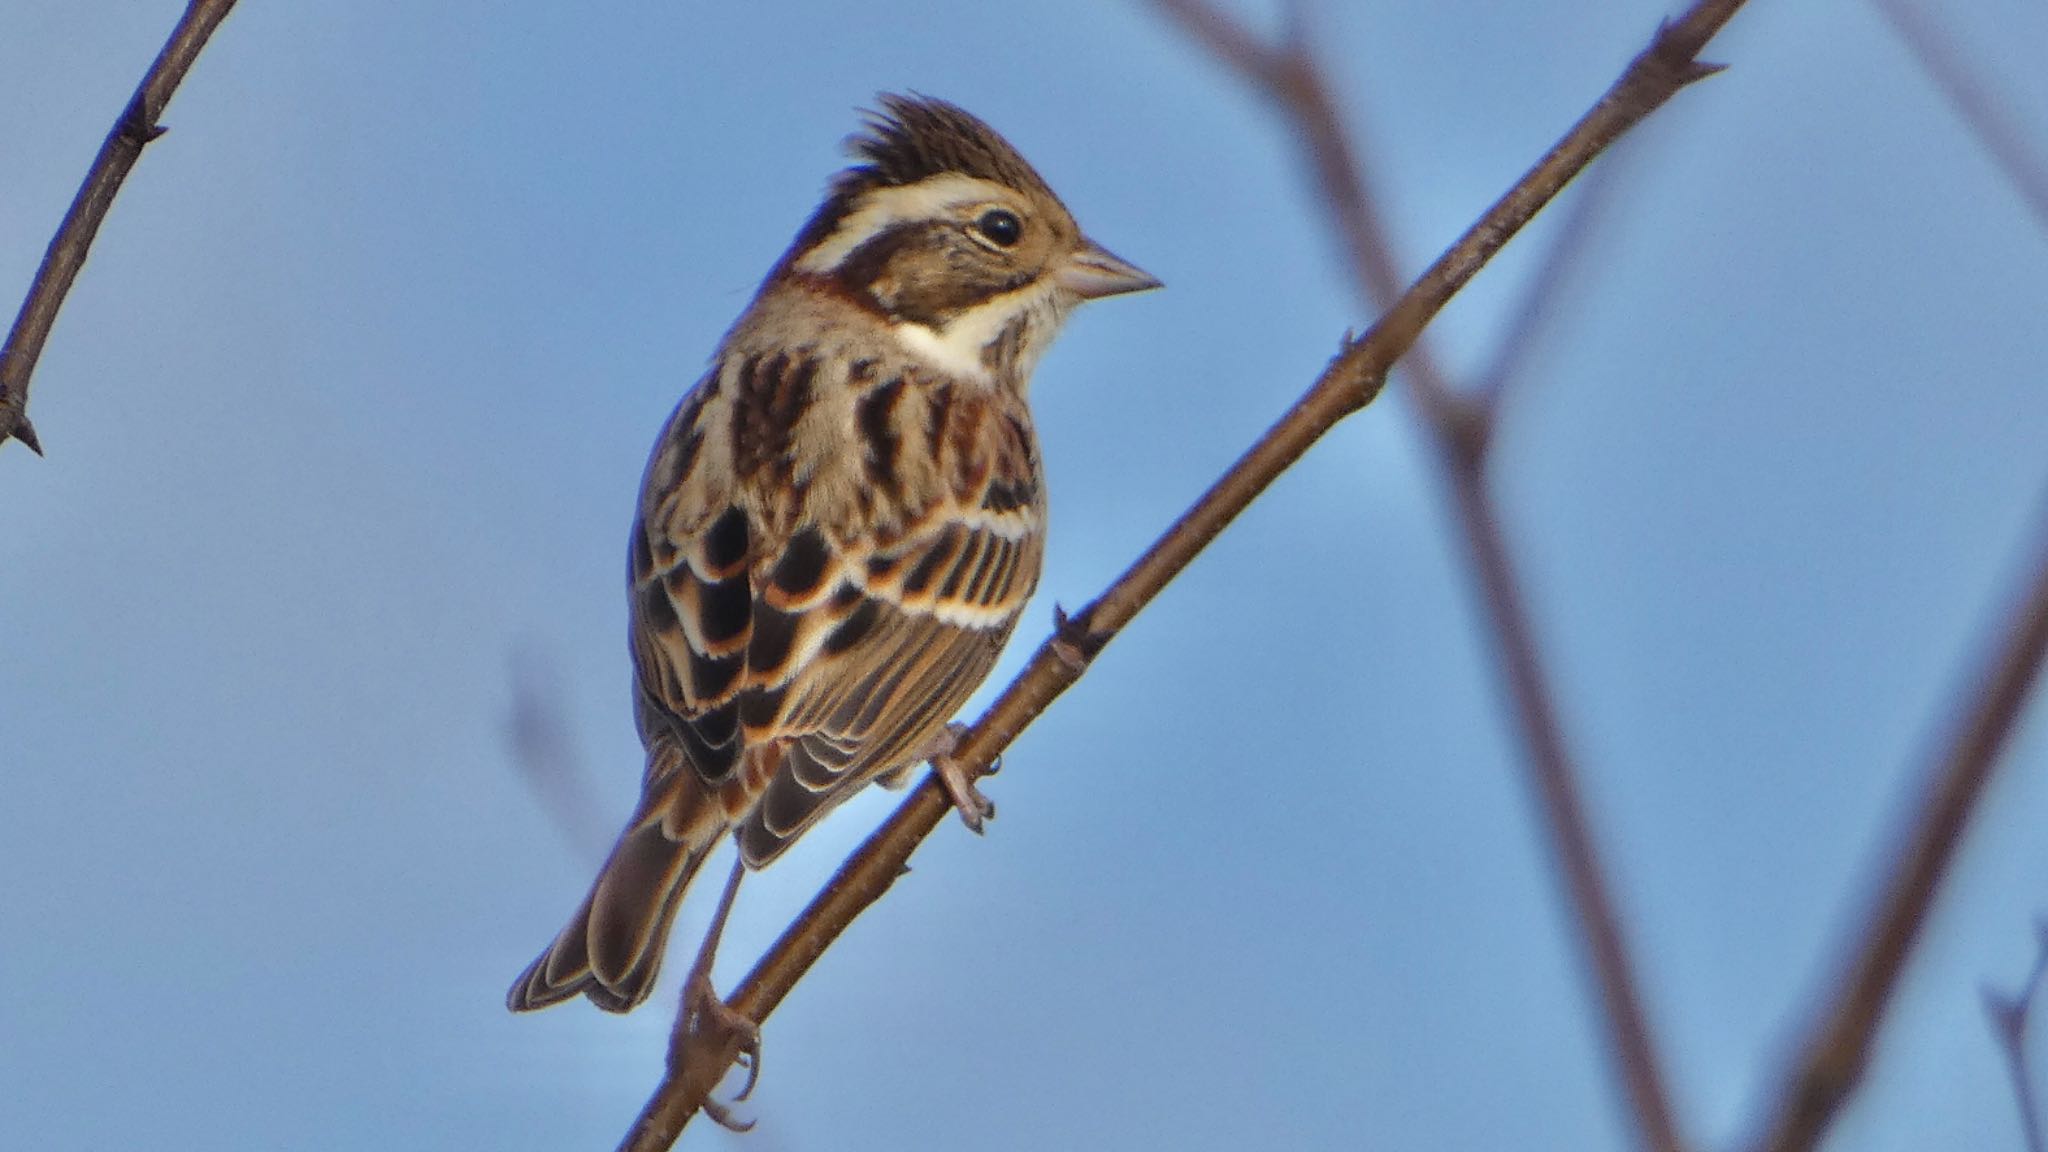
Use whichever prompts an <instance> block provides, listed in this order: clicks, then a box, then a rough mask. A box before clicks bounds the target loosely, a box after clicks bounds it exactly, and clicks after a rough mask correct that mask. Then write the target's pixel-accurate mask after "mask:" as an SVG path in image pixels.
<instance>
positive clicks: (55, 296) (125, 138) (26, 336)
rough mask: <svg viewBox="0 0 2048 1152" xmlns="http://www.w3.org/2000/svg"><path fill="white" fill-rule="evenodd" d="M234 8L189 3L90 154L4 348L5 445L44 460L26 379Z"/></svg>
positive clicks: (1, 432) (224, 3) (221, 0)
mask: <svg viewBox="0 0 2048 1152" xmlns="http://www.w3.org/2000/svg"><path fill="white" fill-rule="evenodd" d="M234 6H235V0H190V2H189V3H188V4H186V6H185V15H184V17H183V18H182V19H180V20H179V21H178V26H177V27H176V28H174V29H172V31H171V38H170V39H169V40H168V41H166V42H165V43H164V48H163V51H162V52H159V53H157V57H156V62H155V63H154V64H151V65H150V66H149V71H148V72H147V73H146V74H144V76H143V77H142V83H141V85H140V86H138V87H137V88H136V89H135V95H134V96H132V97H130V98H129V100H128V106H127V107H126V108H124V109H122V111H121V117H120V119H118V120H116V121H114V127H113V128H112V129H111V130H110V131H108V133H107V138H106V140H105V141H103V142H102V143H101V144H100V151H99V155H97V156H95V157H93V161H92V167H91V169H89V170H88V171H87V172H86V174H85V183H84V184H81V185H80V186H79V188H78V195H77V196H76V197H74V198H73V199H72V201H71V210H70V211H68V212H66V213H65V214H64V223H63V224H62V225H60V226H59V227H58V229H57V235H56V236H55V237H53V238H52V239H51V240H50V247H49V249H48V250H47V251H45V252H44V253H43V263H42V267H40V268H38V269H37V270H36V278H35V280H34V282H33V283H31V284H30V285H29V290H28V298H27V299H25V300H23V301H22V303H21V311H20V313H18V314H17V315H16V316H15V318H14V327H13V329H12V330H10V331H9V332H8V333H7V343H6V344H4V345H0V446H4V445H5V444H6V443H7V441H8V439H9V438H10V437H12V438H13V439H16V440H19V441H21V442H22V443H23V444H26V445H28V446H29V450H30V451H32V452H34V453H36V454H37V455H38V456H40V455H42V452H43V447H42V444H41V442H40V441H38V440H37V439H36V430H35V426H34V425H32V424H30V423H29V421H28V382H29V377H30V376H32V375H33V374H34V373H35V370H36V361H37V360H38V359H40V358H41V357H42V354H43V343H44V341H46V340H47V339H49V336H50V327H51V326H52V325H53V324H55V323H56V321H57V310H58V309H59V308H62V307H63V306H64V297H65V296H66V295H67V294H69V293H70V291H71V282H72V281H73V280H75V279H77V278H78V270H79V268H81V267H83V266H84V264H85V254H86V251H87V250H88V249H90V248H91V247H92V241H93V237H94V236H95V235H97V234H98V233H99V230H100V222H101V221H102V220H105V219H106V217H107V209H108V208H110V207H112V206H113V203H114V194H115V193H117V192H119V191H120V190H121V182H122V181H124V180H126V179H127V178H128V172H129V170H130V169H132V168H134V167H135V161H136V160H137V159H138V158H140V157H141V155H142V149H143V147H144V146H145V145H147V144H148V143H149V142H150V141H152V140H154V139H156V138H157V137H159V136H161V135H163V134H164V132H165V131H166V129H165V128H164V127H163V126H162V125H161V124H158V123H157V118H158V117H159V116H162V115H163V112H164V105H166V104H169V103H170V102H171V93H173V92H176V91H177V90H178V85H179V83H180V82H182V81H183V80H184V79H185V73H186V72H187V71H189V70H190V69H191V67H192V62H193V61H194V60H196V59H198V57H199V50H200V49H202V48H204V47H206V41H207V38H208V37H210V36H212V35H213V30H214V29H215V28H217V27H219V26H220V22H221V21H222V20H223V19H225V18H226V17H227V14H228V10H229V9H231V8H233V7H234Z"/></svg>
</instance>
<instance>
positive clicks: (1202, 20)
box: [1155, 0, 1741, 1152]
mask: <svg viewBox="0 0 2048 1152" xmlns="http://www.w3.org/2000/svg"><path fill="white" fill-rule="evenodd" d="M1155 2H1156V3H1157V4H1158V5H1159V6H1160V7H1161V8H1163V9H1165V10H1167V11H1168V12H1169V13H1171V14H1172V15H1173V16H1175V17H1176V19H1177V20H1179V22H1180V23H1181V25H1182V26H1183V27H1184V28H1186V29H1187V30H1188V31H1190V32H1191V33H1192V34H1193V35H1194V36H1195V37H1196V38H1197V39H1198V40H1200V41H1201V42H1202V43H1203V44H1204V45H1206V46H1207V47H1208V48H1209V49H1210V50H1211V51H1212V52H1214V53H1215V54H1216V55H1217V56H1218V58H1219V59H1221V60H1223V61H1224V62H1225V63H1227V64H1229V65H1230V66H1231V67H1232V68H1233V69H1234V70H1236V71H1237V72H1238V73H1239V74H1240V75H1241V76H1242V77H1244V78H1245V79H1246V80H1247V81H1249V82H1250V83H1251V84H1252V85H1253V86H1254V88H1255V89H1256V90H1257V91H1259V92H1260V93H1261V94H1263V95H1265V96H1267V97H1268V98H1269V99H1271V100H1273V101H1274V103H1275V104H1277V105H1278V106H1279V108H1280V109H1281V111H1282V112H1283V113H1284V114H1285V115H1286V116H1287V118H1288V119H1289V121H1290V123H1291V124H1292V126H1293V127H1294V129H1295V131H1296V132H1297V133H1298V134H1299V136H1300V138H1301V143H1302V145H1303V147H1304V148H1305V150H1306V151H1307V154H1308V165H1309V167H1310V169H1311V170H1312V171H1313V173H1314V175H1315V178H1316V183H1317V186H1318V189H1319V191H1320V192H1321V195H1322V199H1323V202H1324V205H1325V207H1326V209H1327V210H1328V211H1329V213H1330V216H1331V222H1332V225H1333V227H1334V229H1335V231H1336V232H1337V234H1338V235H1339V237H1340V238H1341V239H1342V241H1343V244H1344V247H1345V249H1346V250H1347V251H1348V252H1349V253H1350V256H1351V261H1350V265H1351V271H1352V276H1353V279H1354V280H1355V281H1356V282H1357V286H1358V288H1359V290H1360V292H1361V293H1362V294H1363V295H1364V296H1365V298H1366V299H1367V300H1368V301H1369V302H1371V303H1372V304H1374V305H1376V306H1384V305H1385V303H1386V302H1387V301H1388V300H1389V299H1390V297H1391V295H1392V286H1393V285H1394V284H1395V283H1396V282H1397V280H1398V269H1397V268H1396V267H1395V264H1394V257H1393V246H1392V245H1391V243H1389V242H1388V239H1387V232H1386V229H1385V227H1384V226H1383V225H1382V224H1381V222H1380V218H1379V214H1378V212H1377V211H1376V210H1375V209H1374V206H1373V199H1372V197H1371V196H1370V194H1369V192H1368V190H1367V187H1366V184H1365V181H1364V179H1363V177H1362V176H1361V175H1360V171H1359V168H1358V166H1357V162H1356V160H1355V159H1354V157H1353V151H1352V148H1351V144H1350V135H1349V133H1347V132H1346V131H1345V130H1344V128H1343V126H1342V120H1341V116H1340V113H1339V112H1338V109H1337V105H1336V102H1335V101H1334V100H1333V99H1332V98H1331V96H1330V93H1329V90H1328V86H1327V85H1326V84H1325V83H1324V82H1323V80H1322V77H1321V73H1320V72H1319V70H1318V69H1317V68H1316V67H1315V66H1314V63H1313V61H1312V60H1311V59H1310V58H1309V56H1308V53H1307V51H1306V49H1305V47H1304V46H1303V41H1302V39H1301V37H1300V35H1299V32H1298V30H1297V32H1296V35H1295V36H1294V37H1293V38H1292V39H1291V40H1290V41H1289V42H1288V43H1286V44H1283V45H1281V46H1280V47H1278V48H1274V49H1264V48H1262V47H1261V46H1260V45H1259V42H1258V40H1257V39H1256V38H1255V37H1253V36H1252V35H1250V34H1249V33H1248V32H1246V31H1245V30H1244V29H1242V28H1241V27H1238V26H1236V25H1235V24H1234V22H1233V21H1232V20H1230V18H1228V17H1227V16H1224V15H1223V14H1222V13H1221V12H1219V11H1217V10H1216V9H1214V8H1212V7H1211V6H1210V5H1209V4H1208V2H1207V0H1155ZM1740 7H1741V3H1740V0H1734V2H1727V3H1701V4H1696V5H1695V6H1694V7H1693V8H1692V9H1691V10H1690V11H1688V12H1687V13H1686V15H1685V16H1684V17H1682V18H1681V19H1680V20H1679V21H1678V22H1676V23H1674V24H1669V25H1666V26H1665V27H1663V28H1660V29H1659V30H1658V33H1657V36H1656V38H1655V40H1653V42H1652V44H1651V46H1650V48H1649V49H1647V50H1645V51H1644V52H1643V53H1642V54H1641V55H1640V56H1638V57H1637V58H1636V59H1635V60H1634V61H1633V62H1632V63H1631V64H1630V66H1629V69H1628V70H1627V71H1626V72H1625V73H1623V75H1622V77H1621V79H1620V80H1618V81H1617V82H1616V83H1615V85H1614V86H1613V87H1612V88H1610V89H1609V91H1608V93H1607V95H1606V96H1604V97H1603V98H1602V99H1601V102H1600V103H1599V104H1598V105H1595V107H1594V109H1593V111H1592V112H1590V113H1588V115H1587V116H1586V118H1585V119H1583V120H1582V121H1581V122H1580V125H1579V127H1578V128H1577V129H1575V130H1574V132H1573V134H1572V135H1571V136H1568V137H1566V139H1565V141H1564V142H1561V143H1560V145H1559V146H1558V147H1556V148H1553V149H1552V151H1551V153H1550V155H1548V156H1546V157H1545V158H1544V161H1543V163H1541V164H1539V165H1538V167H1537V170H1536V171H1537V172H1538V173H1540V172H1542V171H1543V170H1544V168H1545V167H1546V166H1547V165H1550V164H1553V163H1555V162H1556V161H1558V160H1559V159H1560V158H1561V157H1563V156H1565V155H1568V154H1569V149H1570V148H1571V147H1572V145H1573V143H1574V140H1575V138H1578V137H1580V134H1581V133H1585V134H1587V135H1588V136H1590V137H1592V138H1593V139H1596V140H1597V141H1598V144H1597V146H1596V148H1595V151H1597V150H1598V149H1599V148H1604V147H1605V145H1606V144H1607V143H1608V142H1610V141H1611V140H1612V139H1613V138H1614V137H1615V136H1617V135H1619V133H1620V131H1621V130H1622V129H1624V128H1626V127H1627V126H1628V125H1630V124H1632V123H1633V122H1634V120H1633V119H1627V118H1625V117H1617V116H1615V115H1613V113H1615V112H1616V111H1618V110H1623V109H1641V112H1639V113H1637V115H1636V118H1637V119H1639V118H1640V116H1641V115H1646V114H1647V112H1648V111H1649V110H1652V109H1654V108H1656V107H1657V106H1658V105H1660V104H1662V103H1663V102H1664V101H1665V100H1667V99H1669V98H1670V97H1671V96H1672V95H1674V94H1675V93H1676V92H1677V91H1678V90H1679V89H1680V88H1683V87H1684V86H1685V85H1686V84H1688V83H1691V82H1693V81H1695V80H1698V79H1700V78H1702V77H1704V76H1706V75H1709V74H1711V73H1712V72H1713V71H1715V70H1716V68H1715V67H1714V66H1712V65H1706V64H1702V63H1700V62H1699V61H1698V59H1697V58H1696V57H1697V55H1698V53H1699V51H1700V49H1701V48H1703V47H1704V46H1705V44H1706V41H1707V40H1708V39H1709V38H1710V37H1711V36H1712V35H1713V34H1714V33H1715V32H1716V31H1718V30H1719V29H1720V27H1721V26H1722V25H1723V24H1725V23H1726V22H1727V20H1728V19H1729V18H1731V17H1732V16H1733V15H1734V13H1735V11H1736V10H1737V9H1739V8H1740ZM1602 133H1604V135H1603V134H1602ZM1533 175H1535V173H1532V176H1533ZM1526 183H1527V182H1526V181H1525V182H1524V185H1518V186H1517V189H1516V191H1513V192H1510V193H1509V196H1508V198H1507V199H1506V200H1503V201H1502V203H1503V204H1505V203H1507V202H1508V201H1509V200H1512V199H1514V197H1515V196H1516V195H1517V194H1519V193H1521V192H1522V190H1523V188H1524V186H1525V185H1526ZM1567 231H1568V233H1569V231H1570V230H1569V229H1568V230H1567ZM1566 242H1572V241H1571V240H1570V238H1569V236H1567V240H1566ZM1567 250H1568V249H1567ZM1440 263H1441V261H1440ZM1546 279H1547V277H1546V276H1539V277H1538V280H1537V290H1539V291H1540V290H1542V287H1543V284H1544V281H1545V280H1546ZM1396 308H1397V309H1398V308H1399V305H1396ZM1406 363H1407V365H1408V370H1409V377H1410V379H1411V380H1412V381H1413V383H1414V386H1415V394H1416V397H1417V399H1418V409H1419V411H1420V413H1421V415H1422V417H1423V419H1424V423H1425V425H1426V431H1427V432H1428V433H1429V435H1430V439H1431V441H1432V443H1433V446H1434V447H1435V448H1436V450H1437V451H1436V456H1437V460H1438V464H1439V466H1440V467H1441V468H1442V470H1443V473H1444V476H1445V479H1446V480H1447V482H1448V483H1449V485H1450V487H1451V492H1452V499H1453V507H1454V509H1455V513H1456V516H1457V520H1458V523H1459V526H1460V528H1461V530H1462V532H1463V534H1464V536H1465V540H1466V544H1467V547H1468V548H1469V549H1470V550H1471V555H1472V563H1473V568H1474V572H1475V575H1476V576H1477V578H1478V580H1479V585H1480V592H1481V599H1482V602H1483V603H1484V605H1485V611H1486V613H1487V618H1488V623H1489V624H1490V626H1491V630H1492V634H1493V637H1494V641H1495V645H1496V648H1497V651H1498V656H1499V659H1500V663H1501V673H1502V675H1503V677H1504V678H1505V679H1506V682H1507V688H1508V693H1509V697H1510V699H1511V701H1512V704H1513V707H1514V712H1515V717H1516V720H1517V722H1518V726H1519V728H1520V730H1521V734H1522V740H1523V744H1524V748H1525V754H1526V757H1527V764H1528V767H1529V770H1530V774H1531V778H1532V779H1531V782H1532V783H1533V784H1534V785H1535V788H1536V793H1537V797H1538V799H1539V802H1540V804H1541V807H1542V810H1543V814H1544V818H1545V824H1546V826H1547V827H1548V828H1549V829H1550V833H1551V838H1552V841H1553V845H1554V849H1555V851H1556V852H1557V856H1558V865H1559V868H1560V870H1561V872H1562V873H1563V878H1564V881H1565V887H1566V891H1567V894H1568V896H1569V898H1570V900H1571V903H1572V907H1573V910H1574V912H1575V914H1576V919H1577V922H1578V924H1579V927H1580V932H1581V936H1582V939H1583V943H1584V945H1585V948H1586V950H1587V953H1588V958H1589V960H1590V961H1591V964H1592V968H1593V972H1594V976H1595V980H1596V982H1597V987H1598V990H1599V992H1600V996H1601V1004H1602V1007H1603V1011H1604V1016H1605V1019H1606V1022H1607V1031H1608V1039H1609V1043H1610V1044H1611V1046H1612V1050H1613V1053H1614V1059H1615V1062H1616V1064H1617V1066H1618V1071H1619V1073H1620V1075H1621V1079H1622V1083H1623V1085H1624V1087H1625V1088H1626V1090H1627V1094H1628V1098H1629V1102H1630V1105H1631V1108H1632V1112H1633V1115H1634V1117H1635V1119H1636V1124H1637V1127H1638V1129H1639V1132H1640V1135H1641V1137H1642V1140H1643V1142H1644V1143H1645V1144H1647V1145H1648V1146H1649V1147H1652V1148H1655V1149H1657V1150H1658V1152H1678V1150H1679V1149H1682V1148H1683V1147H1684V1144H1683V1142H1682V1140H1681V1138H1680V1136H1679V1133H1678V1128H1677V1122H1676V1120H1675V1118H1674V1116H1673V1112H1672V1108H1671V1103H1670V1096H1669V1092H1668V1090H1667V1089H1666V1087H1665V1078H1664V1076H1663V1073H1662V1072H1661V1070H1660V1065H1659V1060H1658V1056H1657V1047H1656V1044H1655V1041H1654V1039H1653V1037H1652V1034H1651V1030H1650V1026H1649V1020H1648V1016H1647V1014H1646V1013H1645V1011H1644V1009H1643V1005H1642V997H1641V994H1640V992H1639V991H1638V989H1639V988H1640V984H1639V982H1638V980H1637V978H1636V976H1635V972H1634V965H1633V963H1632V962H1631V960H1630V958H1629V954H1628V949H1627V945H1626V941H1625V938H1624V934H1623V932H1622V928H1621V922H1620V916H1619V914H1618V913H1617V912H1616V910H1615V907H1614V901H1613V897H1612V896H1611V895H1610V893H1609V885H1608V882H1607V879H1606V873H1605V870H1604V869H1603V867H1602V866H1601V863H1600V857H1599V852H1598V849H1597V847H1596V845H1595V843H1594V840H1593V835H1592V831H1591V827H1590V823H1589V821H1588V819H1587V817H1586V813H1585V805H1584V802H1583V801H1582V800H1581V799H1580V788H1579V784H1578V777H1577V772H1576V770H1575V769H1574V768H1573V766H1572V760H1571V756H1570V754H1569V752H1568V750H1567V746H1566V742H1565V737H1564V729H1563V725H1562V723H1561V721H1560V720H1559V716H1558V709H1557V705H1556V694H1555V692H1554V691H1553V690H1552V689H1551V688H1550V685H1549V678H1548V675H1547V673H1546V672H1545V671H1544V664H1543V659H1542V655H1541V649H1540V646H1539V644H1538V642H1537V640H1536V636H1535V631H1534V626H1533V624H1532V622H1531V619H1530V615H1529V612H1528V609H1527V607H1526V605H1525V603H1524V600H1523V597H1522V592H1521V584H1520V581H1519V580H1518V579H1517V577H1516V575H1515V571H1514V564H1513V558H1512V555H1511V554H1510V552H1509V550H1508V546H1507V541H1506V538H1505V536H1504V535H1503V533H1502V529H1501V524H1500V518H1499V516H1498V514H1497V512H1496V509H1495V507H1494V502H1493V498H1492V495H1491V492H1490V490H1489V489H1488V487H1487V484H1486V473H1485V462H1486V452H1487V447H1488V445H1489V443H1490V441H1491V438H1492V432H1493V426H1494V424H1493V422H1494V417H1495V414H1496V412H1497V410H1498V407H1497V403H1496V401H1497V399H1498V395H1497V384H1483V385H1482V386H1481V387H1480V388H1478V389H1476V390H1474V391H1473V392H1471V393H1469V394H1468V395H1469V397H1470V398H1467V395H1461V394H1460V393H1459V392H1458V391H1457V390H1455V389H1454V388H1452V386H1451V385H1450V383H1449V382H1448V380H1447V379H1446V378H1445V376H1444V374H1443V373H1442V372H1441V371H1440V370H1439V369H1438V368H1437V366H1436V364H1435V362H1434V360H1433V358H1432V357H1431V356H1430V355H1429V354H1428V350H1427V349H1426V348H1422V347H1418V348H1416V349H1414V350H1413V351H1412V352H1411V354H1410V355H1409V357H1408V359H1407V362H1406Z"/></svg>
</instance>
